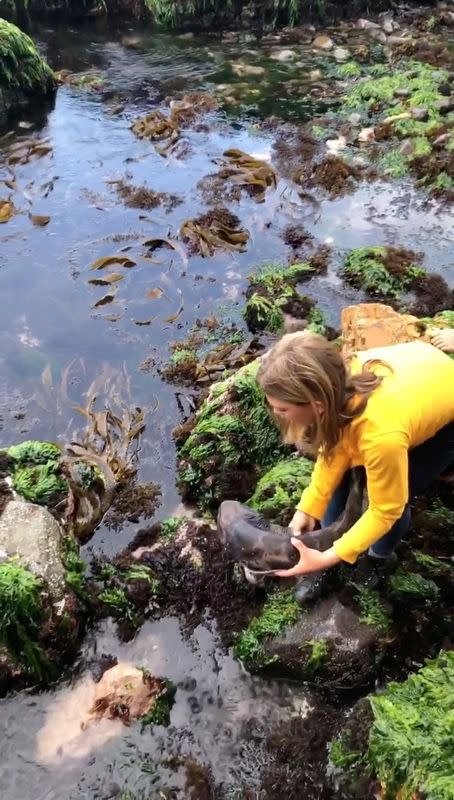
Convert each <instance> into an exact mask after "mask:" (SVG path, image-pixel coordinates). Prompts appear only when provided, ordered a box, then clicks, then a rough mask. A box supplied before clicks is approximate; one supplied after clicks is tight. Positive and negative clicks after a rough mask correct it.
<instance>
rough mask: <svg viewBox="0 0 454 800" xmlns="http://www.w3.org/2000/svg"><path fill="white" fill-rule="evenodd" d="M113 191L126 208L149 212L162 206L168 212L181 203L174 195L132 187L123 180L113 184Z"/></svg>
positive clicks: (145, 187) (144, 187) (143, 187)
mask: <svg viewBox="0 0 454 800" xmlns="http://www.w3.org/2000/svg"><path fill="white" fill-rule="evenodd" d="M115 190H116V192H117V194H118V196H119V197H120V198H121V199H122V200H123V202H124V204H125V206H127V207H128V208H141V209H146V210H151V209H153V208H157V206H160V205H162V206H164V207H165V208H167V209H168V210H169V211H170V210H171V209H172V208H175V206H176V205H178V203H180V202H182V201H181V200H180V199H179V198H178V197H176V196H175V195H170V194H167V192H155V191H154V190H153V189H149V188H148V187H147V186H133V185H132V184H130V183H126V181H124V180H120V181H116V182H115Z"/></svg>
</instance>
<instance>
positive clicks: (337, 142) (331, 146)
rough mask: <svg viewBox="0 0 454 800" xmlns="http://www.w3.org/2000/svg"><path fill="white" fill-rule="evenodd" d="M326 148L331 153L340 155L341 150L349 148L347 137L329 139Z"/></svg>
mask: <svg viewBox="0 0 454 800" xmlns="http://www.w3.org/2000/svg"><path fill="white" fill-rule="evenodd" d="M326 146H327V148H328V150H329V151H330V153H339V152H340V150H345V148H346V147H347V139H346V138H345V136H339V138H338V139H328V141H327V142H326Z"/></svg>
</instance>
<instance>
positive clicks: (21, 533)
mask: <svg viewBox="0 0 454 800" xmlns="http://www.w3.org/2000/svg"><path fill="white" fill-rule="evenodd" d="M61 539H62V530H61V528H60V525H59V524H58V522H57V521H56V519H55V518H54V517H53V516H52V514H50V513H49V511H47V509H46V508H43V507H42V506H38V505H35V504H34V503H23V502H20V501H18V500H11V501H10V502H9V503H8V505H7V506H6V508H5V509H4V511H3V513H2V515H1V516H0V551H3V554H4V557H5V556H7V557H14V556H17V557H18V558H19V560H20V563H21V564H22V565H23V566H24V567H27V568H28V569H29V570H30V572H32V573H33V574H34V575H36V577H37V578H40V579H41V580H43V582H44V583H45V586H46V588H47V591H48V592H49V596H50V598H51V600H52V601H53V602H58V601H60V600H62V599H63V597H64V595H65V592H66V585H65V570H64V567H63V564H62V560H61V552H60V550H61Z"/></svg>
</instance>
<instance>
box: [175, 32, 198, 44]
mask: <svg viewBox="0 0 454 800" xmlns="http://www.w3.org/2000/svg"><path fill="white" fill-rule="evenodd" d="M193 38H194V34H193V33H192V31H188V32H187V33H180V34H179V35H178V36H177V39H182V40H183V41H184V42H186V41H190V40H191V39H193Z"/></svg>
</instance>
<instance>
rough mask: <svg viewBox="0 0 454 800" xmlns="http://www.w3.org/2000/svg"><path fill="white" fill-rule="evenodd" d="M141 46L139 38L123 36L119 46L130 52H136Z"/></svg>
mask: <svg viewBox="0 0 454 800" xmlns="http://www.w3.org/2000/svg"><path fill="white" fill-rule="evenodd" d="M141 45H142V39H141V38H140V36H123V38H122V40H121V46H122V47H127V48H128V49H130V50H137V49H138V48H139V47H141Z"/></svg>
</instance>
